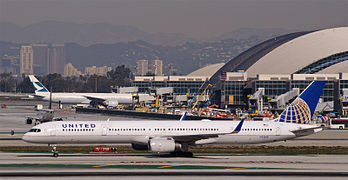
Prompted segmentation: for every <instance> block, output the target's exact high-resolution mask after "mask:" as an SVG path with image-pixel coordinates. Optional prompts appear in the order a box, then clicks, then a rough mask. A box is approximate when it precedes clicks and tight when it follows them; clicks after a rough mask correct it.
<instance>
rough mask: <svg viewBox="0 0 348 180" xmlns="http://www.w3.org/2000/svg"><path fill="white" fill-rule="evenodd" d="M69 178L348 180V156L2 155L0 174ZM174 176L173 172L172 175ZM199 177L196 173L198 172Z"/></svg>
mask: <svg viewBox="0 0 348 180" xmlns="http://www.w3.org/2000/svg"><path fill="white" fill-rule="evenodd" d="M48 172H49V173H51V174H56V175H59V174H60V173H62V175H64V173H67V174H68V175H69V174H70V175H74V174H75V175H78V174H81V173H82V174H89V175H98V174H99V175H100V174H105V175H127V174H128V175H129V174H133V175H159V173H160V174H161V175H175V173H178V174H177V175H180V173H182V174H186V175H188V174H192V175H209V174H210V175H212V174H216V175H224V174H225V175H242V174H243V173H244V174H245V175H247V174H249V175H250V174H254V175H261V174H264V175H271V174H273V175H277V174H278V175H280V176H283V175H288V176H289V175H291V174H297V175H299V176H300V175H312V176H348V155H295V156H294V155H284V156H279V155H268V156H260V155H236V154H235V155H231V154H229V155H226V154H224V155H219V154H210V155H206V154H205V155H200V154H197V155H195V156H194V157H193V158H182V157H164V156H156V155H149V154H137V155H135V154H61V155H60V156H59V157H58V158H54V157H52V156H51V154H50V153H0V176H1V175H2V176H4V175H6V173H7V175H10V174H11V173H13V174H15V173H18V174H20V173H22V174H24V175H27V176H35V175H37V174H41V175H44V174H47V173H48ZM173 173H174V174H173ZM199 173H200V174H199Z"/></svg>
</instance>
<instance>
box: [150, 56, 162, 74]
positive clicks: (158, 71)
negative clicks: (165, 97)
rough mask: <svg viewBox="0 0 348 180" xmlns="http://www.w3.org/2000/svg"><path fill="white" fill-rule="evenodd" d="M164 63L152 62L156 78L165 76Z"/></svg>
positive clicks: (159, 61) (160, 61)
mask: <svg viewBox="0 0 348 180" xmlns="http://www.w3.org/2000/svg"><path fill="white" fill-rule="evenodd" d="M162 67H163V61H162V60H158V59H157V60H152V68H151V69H152V73H153V74H154V75H155V76H162V75H163V68H162Z"/></svg>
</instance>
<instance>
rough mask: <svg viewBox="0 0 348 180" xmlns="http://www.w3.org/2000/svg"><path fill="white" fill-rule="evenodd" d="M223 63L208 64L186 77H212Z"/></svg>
mask: <svg viewBox="0 0 348 180" xmlns="http://www.w3.org/2000/svg"><path fill="white" fill-rule="evenodd" d="M223 65H225V63H217V64H210V65H208V66H205V67H203V68H200V69H197V70H196V71H193V72H192V73H190V74H188V75H187V76H209V77H210V76H212V75H213V74H214V73H215V72H216V71H218V70H219V69H220V68H221V67H222V66H223Z"/></svg>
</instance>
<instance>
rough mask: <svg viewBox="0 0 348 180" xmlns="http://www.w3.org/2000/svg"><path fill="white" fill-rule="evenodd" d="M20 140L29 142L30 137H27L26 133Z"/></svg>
mask: <svg viewBox="0 0 348 180" xmlns="http://www.w3.org/2000/svg"><path fill="white" fill-rule="evenodd" d="M22 140H23V141H25V142H30V137H29V136H28V133H25V134H24V135H23V137H22Z"/></svg>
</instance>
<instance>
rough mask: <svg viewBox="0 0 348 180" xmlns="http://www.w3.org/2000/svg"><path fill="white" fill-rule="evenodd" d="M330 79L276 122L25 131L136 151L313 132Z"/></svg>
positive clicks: (55, 140)
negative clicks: (124, 146)
mask: <svg viewBox="0 0 348 180" xmlns="http://www.w3.org/2000/svg"><path fill="white" fill-rule="evenodd" d="M324 85H325V81H314V82H312V83H311V84H310V85H309V86H308V87H307V88H306V89H305V90H304V91H303V92H302V93H301V94H300V95H299V96H298V97H297V98H296V99H295V100H294V101H293V102H292V103H291V104H290V105H289V106H288V107H287V108H286V109H285V110H284V111H283V112H282V113H281V114H280V116H279V117H278V118H277V119H275V120H272V121H244V120H241V121H209V120H202V121H185V120H183V119H184V118H182V119H181V120H180V121H179V120H178V121H148V120H144V121H60V122H48V123H43V124H39V125H37V126H35V127H33V128H32V129H30V130H29V132H27V133H26V134H24V136H23V140H24V141H26V142H30V143H44V144H49V145H51V146H52V148H53V155H54V156H55V157H57V156H58V152H57V151H56V145H57V144H64V143H70V144H75V143H84V144H88V143H102V144H104V143H130V144H132V147H133V148H134V149H136V150H149V151H151V152H153V153H179V154H180V153H181V154H185V155H188V156H191V155H192V153H190V152H188V147H189V146H191V145H201V144H254V143H268V142H275V141H283V140H288V139H293V138H296V137H300V136H306V135H310V134H313V133H316V132H319V131H322V128H321V127H319V126H315V125H311V119H312V116H313V113H314V110H315V108H316V106H317V103H318V100H319V97H320V95H321V93H322V91H323V88H324Z"/></svg>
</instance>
